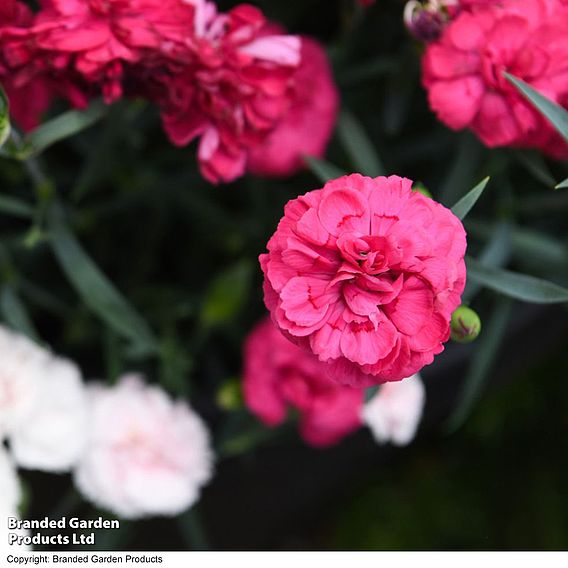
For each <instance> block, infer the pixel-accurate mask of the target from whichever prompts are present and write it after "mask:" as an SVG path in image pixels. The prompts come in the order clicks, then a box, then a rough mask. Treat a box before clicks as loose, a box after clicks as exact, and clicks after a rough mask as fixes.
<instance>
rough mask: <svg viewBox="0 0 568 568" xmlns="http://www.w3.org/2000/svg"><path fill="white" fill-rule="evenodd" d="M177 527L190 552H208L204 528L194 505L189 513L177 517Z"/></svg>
mask: <svg viewBox="0 0 568 568" xmlns="http://www.w3.org/2000/svg"><path fill="white" fill-rule="evenodd" d="M177 520H178V527H179V530H180V532H181V534H182V536H183V539H184V540H185V542H186V543H187V544H188V545H189V548H190V549H191V550H209V549H210V547H209V540H208V539H207V534H206V532H205V527H204V526H203V522H202V520H201V516H200V515H199V511H198V510H197V506H196V505H194V506H193V507H192V508H191V509H189V511H186V512H185V513H184V514H183V515H180V516H179V517H178V519H177Z"/></svg>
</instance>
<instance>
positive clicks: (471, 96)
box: [423, 0, 568, 158]
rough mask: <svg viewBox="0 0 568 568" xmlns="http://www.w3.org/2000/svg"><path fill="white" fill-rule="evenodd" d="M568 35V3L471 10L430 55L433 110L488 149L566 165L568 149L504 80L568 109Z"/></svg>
mask: <svg viewBox="0 0 568 568" xmlns="http://www.w3.org/2000/svg"><path fill="white" fill-rule="evenodd" d="M468 8H469V9H468ZM567 29H568V3H566V2H565V1H564V0H502V1H500V2H493V3H487V2H479V1H475V2H467V3H466V4H465V7H464V9H463V10H462V11H461V12H460V13H459V14H458V15H457V17H456V18H455V19H454V20H453V21H451V22H450V23H449V24H448V25H447V27H446V28H445V29H444V32H443V34H442V36H441V38H440V40H439V41H437V42H435V43H431V44H429V45H428V46H427V48H426V53H425V56H424V59H423V83H424V86H425V87H426V89H427V90H428V99H429V102H430V106H431V108H432V110H433V111H434V112H435V113H436V115H437V116H438V118H439V119H440V120H441V121H442V122H444V123H445V124H446V125H448V126H449V127H450V128H452V129H454V130H460V129H463V128H470V129H471V130H473V131H474V132H475V133H476V134H477V136H478V137H479V138H480V139H481V141H482V142H483V143H484V144H486V145H487V146H489V147H495V146H517V147H526V148H531V147H534V148H539V149H541V150H542V151H544V152H546V153H548V154H550V155H551V156H553V157H556V158H563V157H567V156H568V144H566V142H564V141H563V140H562V139H561V137H560V135H559V134H558V133H557V132H556V131H555V130H554V129H553V127H552V126H551V125H550V123H549V122H548V121H547V120H546V119H544V118H543V117H542V116H541V115H540V114H539V113H538V111H536V110H535V109H534V108H533V107H532V105H531V104H530V103H529V102H527V101H526V100H525V99H524V98H523V97H522V96H521V95H520V94H519V93H518V91H517V90H516V89H515V87H513V86H512V85H511V84H510V83H509V82H508V81H507V80H506V79H505V77H504V76H503V72H504V71H508V72H509V73H511V74H512V75H514V76H516V77H519V78H520V79H523V80H524V81H526V82H527V83H529V84H530V85H531V86H532V87H533V88H535V89H536V90H537V91H539V92H540V93H542V94H543V95H544V96H546V97H548V98H549V99H551V100H553V101H555V102H557V103H558V104H560V105H562V106H564V107H565V108H568V42H567V41H566V30H567Z"/></svg>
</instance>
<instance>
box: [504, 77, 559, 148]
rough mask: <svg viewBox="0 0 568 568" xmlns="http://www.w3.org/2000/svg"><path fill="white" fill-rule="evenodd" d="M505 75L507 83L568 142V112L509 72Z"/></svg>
mask: <svg viewBox="0 0 568 568" xmlns="http://www.w3.org/2000/svg"><path fill="white" fill-rule="evenodd" d="M503 75H504V76H505V78H506V79H507V81H509V82H510V83H512V84H513V85H514V86H515V87H516V88H517V89H518V90H519V91H520V93H521V94H522V95H523V96H524V97H525V98H526V99H527V100H528V101H529V102H530V103H532V104H533V106H534V107H535V108H536V109H537V110H538V111H539V112H540V113H541V114H542V115H543V116H545V117H546V118H547V119H548V120H549V121H550V123H551V124H552V126H554V128H556V130H558V132H559V133H560V135H561V136H562V137H563V138H564V140H566V141H567V142H568V112H566V110H564V109H563V108H562V107H561V106H560V105H557V104H556V103H555V102H553V101H551V100H550V99H547V98H546V97H545V96H543V95H541V94H540V93H539V92H538V91H535V89H533V88H532V87H531V86H529V85H527V83H525V82H524V81H521V79H518V78H517V77H514V76H513V75H511V74H509V73H507V72H503Z"/></svg>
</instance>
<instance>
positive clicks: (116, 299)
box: [48, 207, 157, 353]
mask: <svg viewBox="0 0 568 568" xmlns="http://www.w3.org/2000/svg"><path fill="white" fill-rule="evenodd" d="M48 226H49V229H50V233H51V234H50V237H51V238H50V244H51V248H52V249H53V252H54V254H55V257H56V258H57V260H58V262H59V264H60V266H61V268H62V270H63V272H64V273H65V275H66V276H67V278H68V280H69V282H70V283H71V284H72V286H73V287H74V288H75V290H76V292H77V293H78V294H79V296H80V297H81V299H82V300H83V302H84V303H85V304H86V305H87V306H88V307H89V308H90V309H91V310H92V311H93V312H94V313H95V314H97V315H98V316H99V317H100V318H101V319H102V320H103V321H104V322H105V323H107V324H108V325H109V326H110V327H111V328H112V329H114V330H115V331H116V332H117V333H118V334H119V335H120V336H121V337H124V338H126V339H128V340H130V341H131V342H132V348H134V349H136V350H137V351H142V352H145V353H149V352H153V351H155V350H156V349H157V346H156V340H155V338H154V336H153V334H152V332H151V330H150V328H149V327H148V324H147V323H146V322H145V321H144V319H143V318H142V317H141V316H140V315H139V314H138V312H137V311H136V310H135V309H134V308H133V307H132V306H131V305H130V304H129V303H128V302H127V301H126V299H125V298H124V297H123V296H122V294H120V292H118V290H117V289H116V288H115V287H114V286H113V284H112V283H111V282H110V281H109V280H108V279H107V277H106V276H105V275H104V274H103V273H102V272H101V270H100V269H99V268H98V267H97V266H96V264H95V263H94V262H93V261H92V259H91V258H90V257H89V256H88V255H87V253H86V252H85V251H84V250H83V248H82V247H81V245H80V244H79V242H78V241H77V239H76V238H75V236H74V235H73V233H72V232H71V231H70V229H69V228H68V226H67V225H66V223H65V222H64V220H63V218H62V212H61V210H60V209H59V208H58V207H52V208H51V210H50V211H49V215H48Z"/></svg>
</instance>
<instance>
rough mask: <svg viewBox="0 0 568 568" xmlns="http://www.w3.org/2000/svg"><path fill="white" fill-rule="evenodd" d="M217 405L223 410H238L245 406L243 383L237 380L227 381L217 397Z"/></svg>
mask: <svg viewBox="0 0 568 568" xmlns="http://www.w3.org/2000/svg"><path fill="white" fill-rule="evenodd" d="M216 401H217V405H218V406H219V407H220V408H222V409H223V410H238V409H239V408H241V407H242V406H243V392H242V389H241V383H240V381H238V380H237V379H229V380H227V381H225V382H224V383H223V384H222V385H221V387H220V388H219V390H218V391H217V396H216Z"/></svg>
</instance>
